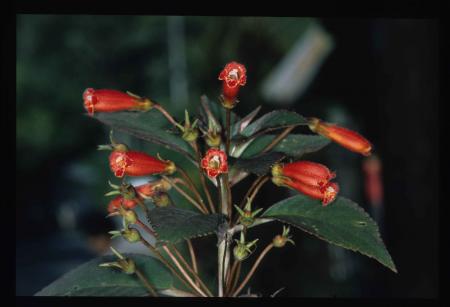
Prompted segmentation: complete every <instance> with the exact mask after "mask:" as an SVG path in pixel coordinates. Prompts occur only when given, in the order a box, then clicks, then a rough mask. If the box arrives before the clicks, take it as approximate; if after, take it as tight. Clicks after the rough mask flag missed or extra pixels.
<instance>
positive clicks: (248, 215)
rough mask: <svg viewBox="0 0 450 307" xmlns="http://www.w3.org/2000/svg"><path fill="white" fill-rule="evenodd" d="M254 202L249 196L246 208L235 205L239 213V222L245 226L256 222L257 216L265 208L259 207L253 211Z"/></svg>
mask: <svg viewBox="0 0 450 307" xmlns="http://www.w3.org/2000/svg"><path fill="white" fill-rule="evenodd" d="M251 206H252V202H251V199H250V198H247V203H246V204H245V207H244V210H242V209H241V208H239V207H238V206H236V205H234V207H235V208H236V210H237V212H238V213H239V222H240V223H241V224H242V225H244V226H245V227H249V226H251V225H252V224H253V223H254V222H255V218H256V216H257V215H258V214H259V213H260V212H261V211H262V210H263V208H259V209H257V210H255V211H252V208H251Z"/></svg>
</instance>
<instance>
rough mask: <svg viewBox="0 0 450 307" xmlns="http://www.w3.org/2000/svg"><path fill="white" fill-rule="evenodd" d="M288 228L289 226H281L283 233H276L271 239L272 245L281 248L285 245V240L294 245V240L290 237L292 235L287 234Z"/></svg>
mask: <svg viewBox="0 0 450 307" xmlns="http://www.w3.org/2000/svg"><path fill="white" fill-rule="evenodd" d="M289 230H290V228H289V227H286V226H283V233H282V234H281V235H276V236H275V237H274V238H273V240H272V243H273V246H274V247H279V248H281V247H283V246H285V245H286V243H287V242H289V243H292V244H293V245H295V242H294V241H293V240H292V239H291V238H292V236H290V235H289Z"/></svg>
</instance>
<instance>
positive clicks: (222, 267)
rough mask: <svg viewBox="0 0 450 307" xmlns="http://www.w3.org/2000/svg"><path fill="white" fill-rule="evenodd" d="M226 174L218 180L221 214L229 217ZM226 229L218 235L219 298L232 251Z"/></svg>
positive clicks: (221, 295)
mask: <svg viewBox="0 0 450 307" xmlns="http://www.w3.org/2000/svg"><path fill="white" fill-rule="evenodd" d="M226 178H227V176H226V173H225V174H222V175H220V176H219V178H218V186H219V189H220V200H221V213H222V214H224V215H225V216H228V202H229V193H228V189H227V188H226V183H225V181H226ZM225 227H226V229H222V233H221V234H220V235H218V250H217V262H218V293H219V297H223V281H224V272H226V271H227V270H228V264H229V261H230V251H229V249H230V248H229V246H228V244H227V241H228V235H227V232H228V227H229V225H228V224H226V226H225Z"/></svg>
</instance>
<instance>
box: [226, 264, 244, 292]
mask: <svg viewBox="0 0 450 307" xmlns="http://www.w3.org/2000/svg"><path fill="white" fill-rule="evenodd" d="M241 267H242V261H239V263H238V265H237V269H236V273H235V274H234V279H233V283H232V284H231V285H230V289H229V290H228V296H230V295H231V293H233V291H234V289H236V286H237V283H238V281H239V277H240V276H241Z"/></svg>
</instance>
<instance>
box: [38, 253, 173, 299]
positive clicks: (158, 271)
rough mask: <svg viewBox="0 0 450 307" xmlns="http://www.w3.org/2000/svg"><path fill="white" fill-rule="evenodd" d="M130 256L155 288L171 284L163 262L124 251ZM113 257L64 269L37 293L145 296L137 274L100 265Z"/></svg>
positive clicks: (169, 274)
mask: <svg viewBox="0 0 450 307" xmlns="http://www.w3.org/2000/svg"><path fill="white" fill-rule="evenodd" d="M123 255H124V256H125V257H127V258H130V259H132V260H133V261H134V262H135V263H136V267H137V268H138V269H139V270H141V271H142V273H143V274H144V275H145V276H146V277H147V279H148V281H149V282H150V284H151V285H152V286H153V287H154V288H156V289H168V288H170V287H171V286H172V282H173V281H172V275H171V273H170V272H169V271H168V270H167V269H166V268H165V267H164V266H163V264H162V263H161V262H160V261H159V260H156V259H154V258H153V257H151V256H144V255H139V254H123ZM111 261H116V257H115V256H112V255H108V256H103V257H99V258H96V259H93V260H91V261H89V262H87V263H85V264H82V265H81V266H79V267H77V268H75V269H74V270H72V271H70V272H69V273H66V274H65V275H63V276H62V277H60V278H59V279H57V280H56V281H54V282H53V283H51V284H50V285H48V286H47V287H45V288H44V289H42V290H41V291H39V292H37V293H36V294H35V295H36V296H146V295H148V290H147V289H146V288H145V287H144V286H143V284H142V282H141V281H140V280H139V279H138V277H137V276H136V275H134V274H133V275H127V274H124V273H123V272H121V271H120V270H119V269H116V268H105V267H99V264H101V263H105V262H111Z"/></svg>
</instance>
